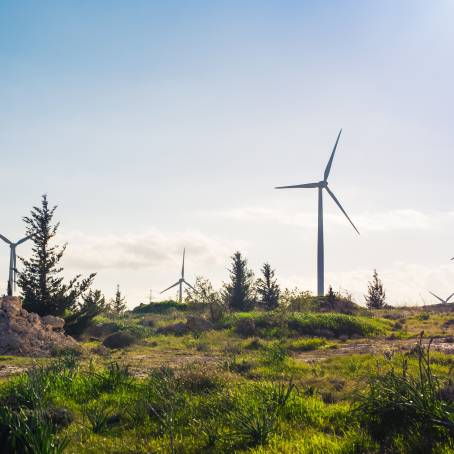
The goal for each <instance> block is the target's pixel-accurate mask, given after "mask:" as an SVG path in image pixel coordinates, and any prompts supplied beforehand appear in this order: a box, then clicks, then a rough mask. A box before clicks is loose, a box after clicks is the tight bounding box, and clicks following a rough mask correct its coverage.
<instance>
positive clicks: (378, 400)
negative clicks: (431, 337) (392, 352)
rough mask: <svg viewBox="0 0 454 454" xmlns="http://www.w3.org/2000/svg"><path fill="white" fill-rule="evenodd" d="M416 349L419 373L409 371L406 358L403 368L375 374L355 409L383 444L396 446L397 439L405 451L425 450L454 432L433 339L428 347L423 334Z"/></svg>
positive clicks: (385, 446)
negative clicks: (433, 352)
mask: <svg viewBox="0 0 454 454" xmlns="http://www.w3.org/2000/svg"><path fill="white" fill-rule="evenodd" d="M415 351H416V352H417V354H418V373H417V374H416V375H412V374H410V373H409V370H408V362H407V359H405V360H404V361H403V364H402V368H401V371H399V372H398V371H396V370H394V369H391V370H390V371H388V372H386V373H384V374H379V375H377V376H375V377H373V378H372V379H371V380H370V383H369V389H368V391H367V393H366V394H365V395H363V396H360V398H359V405H358V407H357V409H356V411H357V412H358V413H359V415H360V418H361V420H362V421H363V422H364V423H365V425H366V427H367V428H368V430H369V432H370V433H371V435H372V437H373V438H374V439H376V440H378V441H380V442H381V444H382V446H383V447H384V448H386V449H391V450H393V444H395V443H396V442H397V440H398V443H400V444H403V445H404V447H405V449H406V451H405V452H415V453H416V452H421V453H425V452H431V451H432V449H433V447H434V446H435V444H436V443H437V442H443V441H446V440H447V439H449V437H453V436H454V408H453V406H452V404H451V403H450V402H446V401H444V400H443V392H442V390H443V389H444V388H442V387H441V385H440V382H439V380H438V379H437V377H436V376H435V375H434V374H433V370H432V365H431V361H430V343H429V346H428V347H427V349H425V348H424V347H423V345H422V336H421V338H420V340H419V344H418V348H417V349H415Z"/></svg>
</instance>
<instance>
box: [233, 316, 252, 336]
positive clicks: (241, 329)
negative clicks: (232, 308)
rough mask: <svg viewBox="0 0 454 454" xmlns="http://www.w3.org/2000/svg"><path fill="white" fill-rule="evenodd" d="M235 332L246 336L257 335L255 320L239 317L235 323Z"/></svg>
mask: <svg viewBox="0 0 454 454" xmlns="http://www.w3.org/2000/svg"><path fill="white" fill-rule="evenodd" d="M235 332H236V333H237V334H239V335H240V336H244V337H250V336H256V335H257V329H256V327H255V321H254V320H253V319H250V318H241V319H239V320H238V321H237V323H236V325H235Z"/></svg>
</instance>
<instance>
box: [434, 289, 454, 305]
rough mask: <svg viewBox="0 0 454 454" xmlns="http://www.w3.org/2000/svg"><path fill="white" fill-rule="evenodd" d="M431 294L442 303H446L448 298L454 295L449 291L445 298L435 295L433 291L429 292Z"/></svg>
mask: <svg viewBox="0 0 454 454" xmlns="http://www.w3.org/2000/svg"><path fill="white" fill-rule="evenodd" d="M429 293H430V294H431V295H432V296H435V298H437V300H439V301H441V303H442V304H448V302H449V300H450V299H451V298H452V297H453V296H454V293H451V294H450V295H449V296H448V297H447V298H446V299H445V300H444V299H443V298H440V297H439V296H438V295H435V293H432V292H429Z"/></svg>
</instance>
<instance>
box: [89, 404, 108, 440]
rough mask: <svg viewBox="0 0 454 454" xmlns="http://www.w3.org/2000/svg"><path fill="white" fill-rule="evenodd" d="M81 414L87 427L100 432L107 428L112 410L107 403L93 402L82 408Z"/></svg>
mask: <svg viewBox="0 0 454 454" xmlns="http://www.w3.org/2000/svg"><path fill="white" fill-rule="evenodd" d="M83 414H84V416H85V418H86V419H87V421H88V423H89V428H90V429H91V430H92V431H93V433H95V434H97V433H102V432H104V431H105V430H106V429H107V426H108V423H109V419H110V418H111V415H112V410H111V408H110V406H109V404H108V403H106V402H102V403H101V404H98V403H95V404H93V405H88V406H86V407H85V408H84V409H83Z"/></svg>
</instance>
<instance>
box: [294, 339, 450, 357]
mask: <svg viewBox="0 0 454 454" xmlns="http://www.w3.org/2000/svg"><path fill="white" fill-rule="evenodd" d="M447 340H449V338H438V339H434V340H433V342H432V346H431V349H432V351H439V352H442V353H445V354H454V343H452V342H447ZM416 343H417V339H378V338H375V339H358V340H357V341H348V342H346V343H345V344H340V345H339V344H338V347H337V348H327V349H322V350H314V351H310V352H300V353H297V354H296V355H295V357H296V358H299V359H302V360H304V361H306V362H308V363H315V362H320V361H324V360H326V359H328V358H332V357H337V356H344V355H355V354H370V353H372V354H376V353H383V354H385V352H390V353H396V352H405V351H409V350H410V349H411V348H412V347H414V346H415V345H416ZM428 343H429V341H428V340H424V341H423V344H424V345H425V346H427V345H428Z"/></svg>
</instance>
